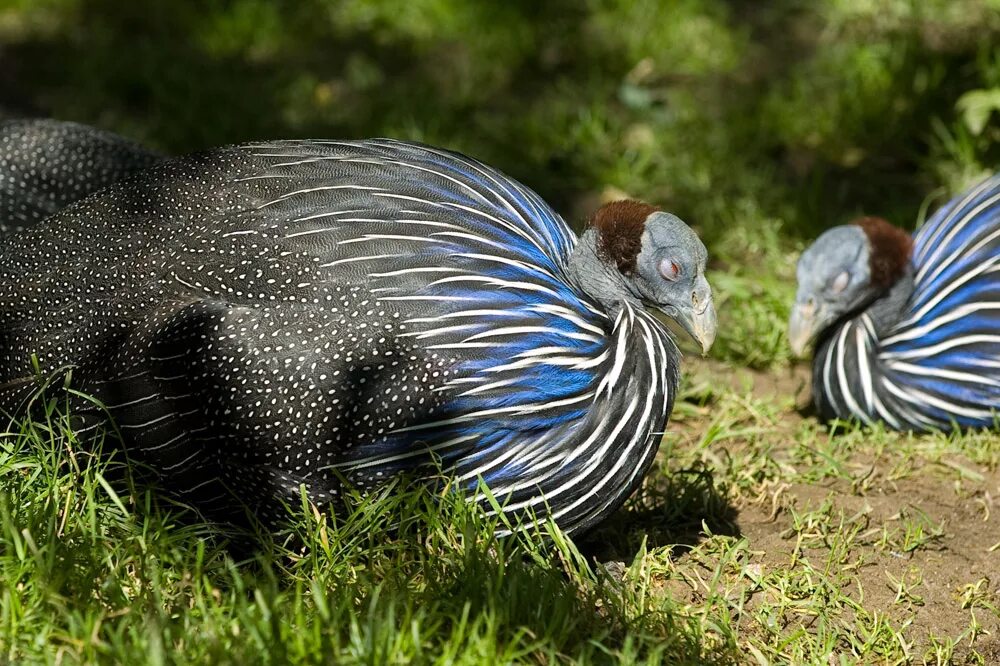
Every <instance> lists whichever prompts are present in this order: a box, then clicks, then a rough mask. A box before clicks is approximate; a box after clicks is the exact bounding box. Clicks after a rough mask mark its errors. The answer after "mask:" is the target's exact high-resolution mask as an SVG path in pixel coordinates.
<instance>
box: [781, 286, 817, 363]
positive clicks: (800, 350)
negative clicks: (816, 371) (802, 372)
mask: <svg viewBox="0 0 1000 666" xmlns="http://www.w3.org/2000/svg"><path fill="white" fill-rule="evenodd" d="M817 314H818V312H817V308H816V303H815V301H813V299H809V300H808V301H807V302H805V303H796V304H795V305H794V306H793V307H792V314H791V316H790V317H789V318H788V346H789V347H791V348H792V355H793V356H795V357H796V358H802V357H803V356H804V355H805V353H806V349H808V347H809V345H810V344H811V343H812V341H813V339H814V338H815V337H816V333H817V321H818V318H817V316H816V315H817Z"/></svg>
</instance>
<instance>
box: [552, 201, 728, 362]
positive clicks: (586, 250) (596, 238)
mask: <svg viewBox="0 0 1000 666" xmlns="http://www.w3.org/2000/svg"><path fill="white" fill-rule="evenodd" d="M707 259H708V252H707V251H706V250H705V246H704V244H703V243H702V242H701V239H699V238H698V236H697V234H695V233H694V231H693V230H692V229H691V227H689V226H688V225H687V224H685V223H684V222H683V221H682V220H681V219H680V218H679V217H677V216H676V215H672V214H670V213H664V212H662V211H659V210H657V209H656V208H654V207H652V206H649V205H647V204H643V203H639V202H636V201H616V202H613V203H610V204H607V205H605V206H603V207H602V208H601V209H600V210H599V211H598V212H597V213H596V214H595V215H594V217H593V218H592V219H591V223H590V225H589V226H588V228H587V230H586V231H585V232H584V233H583V236H582V237H581V238H580V242H579V244H578V245H577V248H576V250H575V251H574V253H573V256H572V257H571V259H570V272H571V274H572V275H573V277H574V278H575V279H576V281H577V283H578V284H579V285H580V286H581V287H582V288H583V290H584V291H586V293H587V294H589V295H590V296H591V297H592V298H594V299H596V300H597V301H599V302H600V303H601V304H602V305H604V306H605V307H606V308H608V310H609V311H611V312H617V311H618V310H619V309H620V308H621V307H622V303H623V302H629V303H630V304H632V305H636V306H645V307H649V308H652V309H655V310H658V311H660V312H662V313H664V314H665V315H666V316H667V317H669V318H671V319H673V320H674V321H676V322H677V323H678V324H679V325H680V326H681V327H682V328H683V329H684V330H685V331H686V332H687V333H688V334H689V335H691V337H692V338H694V339H695V340H696V341H697V342H698V343H699V344H700V345H701V348H702V352H703V353H706V352H708V350H709V349H710V348H711V346H712V343H713V342H714V341H715V334H716V329H717V321H716V315H715V305H714V303H713V302H712V288H711V287H710V286H709V284H708V280H707V279H706V278H705V263H706V261H707Z"/></svg>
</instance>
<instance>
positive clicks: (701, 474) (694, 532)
mask: <svg viewBox="0 0 1000 666" xmlns="http://www.w3.org/2000/svg"><path fill="white" fill-rule="evenodd" d="M652 476H653V477H654V478H652V479H651V480H649V481H647V483H646V485H645V486H644V487H643V489H641V490H640V491H639V492H638V493H637V494H636V495H635V496H634V497H633V498H631V499H630V500H629V501H628V502H627V503H626V504H625V506H624V507H622V509H620V510H619V511H618V512H617V513H616V514H614V515H613V516H611V518H609V519H608V520H607V521H605V522H604V524H602V525H600V526H598V527H596V528H595V529H593V530H592V531H590V532H588V533H587V534H585V535H583V536H582V537H581V538H579V539H578V540H577V541H578V543H579V546H580V549H581V551H583V552H584V553H585V554H587V555H588V556H589V557H592V558H594V559H595V560H597V561H601V562H606V561H625V562H631V561H632V559H633V557H634V556H635V554H636V553H637V552H638V551H639V549H640V548H642V547H643V544H645V547H647V548H658V547H662V546H673V547H674V552H675V553H680V552H684V551H686V550H688V549H690V548H692V547H694V546H696V545H698V544H699V543H700V542H701V541H702V540H704V538H705V537H706V531H705V530H706V528H707V530H708V531H709V532H710V533H711V534H722V535H727V536H738V535H739V528H738V526H737V524H736V515H737V511H736V509H735V508H734V507H733V506H732V505H731V504H730V503H729V501H728V500H727V498H726V496H727V493H726V489H725V488H721V487H719V486H718V484H717V483H716V481H715V476H714V474H713V472H712V470H711V469H708V468H707V467H706V468H699V469H689V470H673V471H670V472H669V473H667V474H666V475H663V476H659V475H658V474H657V473H656V472H655V471H654V472H653V473H652Z"/></svg>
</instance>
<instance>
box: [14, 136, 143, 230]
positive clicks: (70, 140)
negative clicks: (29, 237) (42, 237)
mask: <svg viewBox="0 0 1000 666" xmlns="http://www.w3.org/2000/svg"><path fill="white" fill-rule="evenodd" d="M160 159H162V158H161V157H160V156H159V155H157V154H155V153H153V152H152V151H149V150H146V149H145V148H143V147H141V146H139V145H138V144H136V143H133V142H132V141H129V140H128V139H124V138H122V137H120V136H118V135H116V134H112V133H110V132H105V131H102V130H99V129H95V128H93V127H88V126H87V125H80V124H78V123H72V122H61V121H56V120H47V119H30V120H28V119H21V120H6V121H3V122H0V235H5V234H7V233H12V232H15V231H19V230H20V229H24V228H25V227H29V226H31V225H32V224H34V223H36V222H38V221H40V220H42V219H44V218H46V217H48V216H49V215H51V214H53V213H55V212H56V211H59V210H62V209H63V208H65V207H66V206H68V205H69V204H71V203H73V202H74V201H78V200H80V199H82V198H84V197H85V196H87V195H88V194H91V193H93V192H96V191H97V190H99V189H101V188H102V187H106V186H108V185H110V184H111V183H114V182H116V181H118V180H121V179H122V178H125V177H127V176H131V175H132V174H135V173H138V172H139V171H141V170H143V169H145V168H147V167H149V166H152V165H153V164H155V163H156V162H157V161H159V160H160Z"/></svg>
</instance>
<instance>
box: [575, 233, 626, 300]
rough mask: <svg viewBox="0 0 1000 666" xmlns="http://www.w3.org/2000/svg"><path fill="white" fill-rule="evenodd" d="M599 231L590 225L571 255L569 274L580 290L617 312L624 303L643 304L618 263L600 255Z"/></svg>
mask: <svg viewBox="0 0 1000 666" xmlns="http://www.w3.org/2000/svg"><path fill="white" fill-rule="evenodd" d="M597 242H598V237H597V231H596V230H594V229H592V228H591V229H587V230H586V231H585V232H584V233H583V235H582V236H580V240H579V242H578V243H577V244H576V248H575V249H574V250H573V254H571V255H570V258H569V275H570V278H571V279H572V280H573V281H574V282H576V284H577V286H579V287H580V289H581V290H583V292H584V293H585V294H587V295H588V296H590V297H591V298H593V299H594V300H595V301H597V302H598V303H600V304H601V305H603V306H604V307H605V308H606V309H607V310H608V314H610V315H611V316H615V315H617V314H618V312H619V311H620V310H621V309H622V307H623V306H624V304H625V303H628V304H629V305H632V306H634V307H637V308H642V301H641V299H640V298H639V295H638V294H637V293H636V292H635V289H634V288H633V287H632V286H631V285H630V283H629V282H628V280H626V279H625V276H624V275H622V274H621V271H619V270H618V268H617V267H616V266H614V265H613V264H610V263H608V262H607V261H605V260H603V259H601V256H600V254H599V252H598V247H597Z"/></svg>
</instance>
